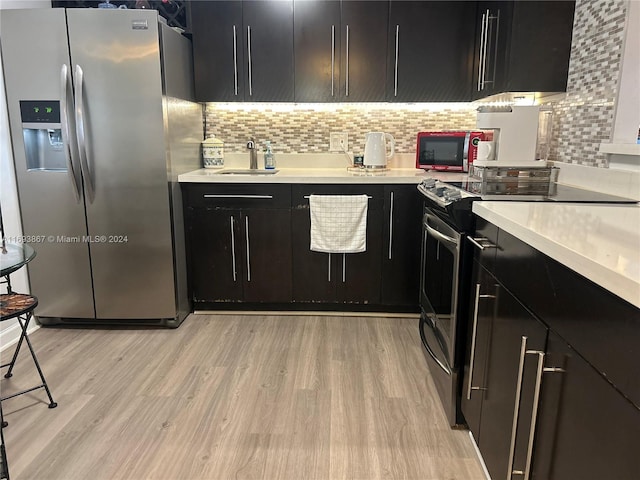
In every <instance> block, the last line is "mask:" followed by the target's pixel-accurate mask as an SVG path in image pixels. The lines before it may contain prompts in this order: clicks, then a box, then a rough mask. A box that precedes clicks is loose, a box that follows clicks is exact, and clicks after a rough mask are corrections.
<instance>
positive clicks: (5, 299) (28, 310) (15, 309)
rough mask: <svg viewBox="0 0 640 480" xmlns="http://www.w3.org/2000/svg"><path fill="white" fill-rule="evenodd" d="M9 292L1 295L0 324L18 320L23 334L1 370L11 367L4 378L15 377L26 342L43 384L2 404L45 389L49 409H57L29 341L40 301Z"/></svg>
mask: <svg viewBox="0 0 640 480" xmlns="http://www.w3.org/2000/svg"><path fill="white" fill-rule="evenodd" d="M9 285H10V284H9ZM8 290H9V291H8V292H7V293H6V294H2V295H0V322H4V321H6V320H10V319H12V318H16V319H17V320H18V324H19V325H20V328H21V330H22V333H21V334H20V339H19V340H18V345H17V346H16V349H15V351H14V353H13V357H12V359H11V361H10V362H9V363H5V364H3V365H0V368H5V367H9V370H8V371H7V373H5V374H4V378H11V377H12V376H13V367H14V366H15V364H16V360H17V359H18V353H20V349H21V348H22V344H23V342H25V341H26V342H27V347H29V351H30V352H31V357H32V358H33V363H34V364H35V366H36V369H37V370H38V375H40V380H41V381H42V383H41V384H40V385H37V386H35V387H32V388H28V389H26V390H22V391H20V392H18V393H14V394H11V395H7V396H6V397H1V398H0V402H4V401H5V400H8V399H10V398H13V397H17V396H18V395H23V394H25V393H28V392H32V391H34V390H38V389H39V388H44V389H45V391H46V392H47V396H48V397H49V408H55V407H57V406H58V404H57V403H56V402H54V401H53V397H52V396H51V391H50V390H49V386H48V385H47V381H46V380H45V378H44V374H43V373H42V369H41V368H40V363H39V362H38V357H36V352H35V351H34V350H33V346H32V345H31V340H29V335H28V333H27V331H28V328H29V322H30V321H31V319H32V318H33V310H34V309H35V308H36V307H37V306H38V299H37V298H36V297H34V296H33V295H26V294H23V293H15V292H13V291H11V288H10V287H9V289H8Z"/></svg>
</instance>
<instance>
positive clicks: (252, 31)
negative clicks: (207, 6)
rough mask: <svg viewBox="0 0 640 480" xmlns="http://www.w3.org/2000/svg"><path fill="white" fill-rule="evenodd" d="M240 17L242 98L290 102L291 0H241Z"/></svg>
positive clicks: (291, 82)
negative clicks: (242, 73)
mask: <svg viewBox="0 0 640 480" xmlns="http://www.w3.org/2000/svg"><path fill="white" fill-rule="evenodd" d="M214 3H215V2H214ZM242 20H243V31H242V38H243V44H244V64H243V70H242V71H243V72H244V75H243V77H244V85H245V96H244V99H245V101H250V102H264V101H270V102H293V100H294V95H293V92H294V81H293V2H292V1H291V0H288V1H284V0H283V1H278V2H265V1H244V2H242Z"/></svg>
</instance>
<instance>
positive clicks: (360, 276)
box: [334, 199, 382, 305]
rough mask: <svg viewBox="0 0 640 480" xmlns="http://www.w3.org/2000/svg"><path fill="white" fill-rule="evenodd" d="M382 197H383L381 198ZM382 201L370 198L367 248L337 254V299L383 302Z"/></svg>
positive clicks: (355, 301) (353, 301) (361, 302)
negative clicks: (377, 204) (377, 202)
mask: <svg viewBox="0 0 640 480" xmlns="http://www.w3.org/2000/svg"><path fill="white" fill-rule="evenodd" d="M379 200H381V199H379ZM381 252H382V204H381V203H380V205H379V208H376V205H375V202H374V201H369V208H368V210H367V250H366V251H365V252H361V253H346V254H342V255H340V254H338V255H334V257H335V258H336V261H337V262H338V266H337V269H336V270H337V279H336V281H337V287H336V292H337V300H338V302H341V303H359V304H370V305H379V304H380V290H381V287H382V282H381V276H382V258H381V257H382V255H381Z"/></svg>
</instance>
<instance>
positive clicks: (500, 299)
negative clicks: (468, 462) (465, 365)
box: [478, 286, 547, 478]
mask: <svg viewBox="0 0 640 480" xmlns="http://www.w3.org/2000/svg"><path fill="white" fill-rule="evenodd" d="M496 297H497V298H496V311H495V317H494V320H493V325H492V328H491V334H490V337H489V350H488V352H489V354H488V358H487V368H486V376H485V382H484V388H485V389H486V390H482V414H481V417H480V435H479V439H478V447H479V449H480V452H481V453H482V457H483V459H484V461H485V464H486V466H487V469H488V470H489V474H490V475H491V478H510V475H509V473H510V470H511V463H510V460H511V459H512V458H515V459H516V460H517V461H519V460H520V458H521V455H522V453H521V452H522V451H526V439H527V438H528V432H529V430H530V428H531V424H530V420H529V419H530V418H531V417H530V415H531V412H532V411H533V398H534V387H535V383H536V381H535V380H536V373H537V366H538V362H539V361H540V360H539V356H538V355H537V354H536V353H533V352H543V351H544V348H545V342H546V336H547V329H546V327H545V326H544V325H543V324H542V323H540V322H539V321H538V320H537V319H536V318H535V317H534V316H533V315H532V314H531V313H530V312H529V311H528V310H527V309H526V308H524V307H523V306H522V305H521V304H520V303H519V302H518V300H517V299H516V298H515V297H514V296H512V295H511V294H510V293H509V292H508V291H507V290H506V289H505V288H504V287H502V286H499V287H498V288H497V290H496ZM527 352H531V353H527ZM518 393H520V396H519V398H520V401H518V402H517V403H516V400H517V398H518ZM516 420H517V427H518V428H517V432H516V433H517V434H516V435H515V437H514V436H513V431H512V428H513V425H514V421H516ZM528 420H529V421H528ZM515 439H518V440H519V441H518V448H515V445H514V444H513V442H514V440H515ZM516 460H514V461H516Z"/></svg>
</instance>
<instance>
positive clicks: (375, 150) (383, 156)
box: [364, 132, 396, 168]
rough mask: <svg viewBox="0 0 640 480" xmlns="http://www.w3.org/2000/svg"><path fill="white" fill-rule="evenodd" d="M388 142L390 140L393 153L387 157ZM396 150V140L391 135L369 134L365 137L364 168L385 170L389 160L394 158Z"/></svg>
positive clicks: (382, 133)
mask: <svg viewBox="0 0 640 480" xmlns="http://www.w3.org/2000/svg"><path fill="white" fill-rule="evenodd" d="M386 140H389V143H390V145H391V152H390V153H389V155H387V144H386ZM395 149H396V140H395V138H393V136H392V135H391V134H390V133H384V132H369V133H366V134H365V136H364V166H365V167H374V168H384V167H386V166H387V160H390V159H391V157H393V154H394V153H395Z"/></svg>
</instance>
